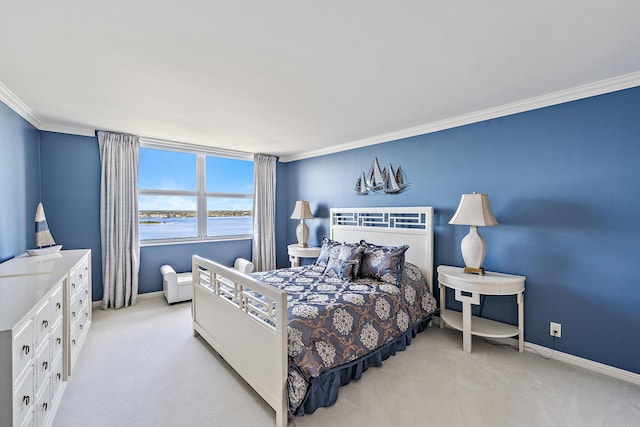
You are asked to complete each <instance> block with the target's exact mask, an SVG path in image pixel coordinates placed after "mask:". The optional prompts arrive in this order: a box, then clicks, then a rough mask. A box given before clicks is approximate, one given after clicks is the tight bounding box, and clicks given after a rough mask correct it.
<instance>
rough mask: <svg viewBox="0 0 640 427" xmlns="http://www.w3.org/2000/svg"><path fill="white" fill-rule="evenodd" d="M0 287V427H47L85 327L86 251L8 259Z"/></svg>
mask: <svg viewBox="0 0 640 427" xmlns="http://www.w3.org/2000/svg"><path fill="white" fill-rule="evenodd" d="M0 286H1V288H0V289H1V292H2V293H1V294H0V319H1V320H2V322H0V325H1V326H2V329H1V333H2V340H1V341H0V385H1V386H0V409H1V411H0V414H1V415H0V426H3V427H4V426H5V425H6V426H10V425H13V426H14V427H17V426H42V425H49V424H51V422H52V421H53V417H54V416H55V411H56V409H57V407H58V405H59V402H60V398H61V396H62V390H64V386H65V384H66V380H67V378H68V376H69V375H71V373H72V372H73V367H74V366H75V364H76V361H77V360H78V355H79V353H80V350H81V348H82V345H83V344H84V341H85V339H86V336H87V333H88V331H89V328H90V326H91V315H92V314H91V250H89V249H78V250H69V251H61V252H60V253H57V254H51V255H43V256H36V257H30V256H27V255H21V256H19V257H16V258H13V259H11V260H9V261H6V262H4V263H2V264H0ZM47 289H48V290H47ZM44 325H46V326H44ZM30 331H31V332H30ZM31 339H33V341H30V340H31ZM29 343H30V344H29ZM25 346H26V347H25ZM23 353H24V354H23ZM16 363H18V364H19V365H17V366H16ZM45 390H49V392H45ZM29 391H31V394H29V393H28V392H29ZM5 409H6V410H5ZM5 414H8V415H6V416H5ZM5 418H6V419H5ZM11 420H12V421H11Z"/></svg>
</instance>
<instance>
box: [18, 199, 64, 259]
mask: <svg viewBox="0 0 640 427" xmlns="http://www.w3.org/2000/svg"><path fill="white" fill-rule="evenodd" d="M35 222H36V227H35V241H36V246H37V247H38V249H27V252H28V253H29V255H31V256H37V255H47V254H53V253H56V252H59V251H60V249H62V245H56V242H55V240H53V236H52V235H51V232H50V231H49V225H48V224H47V217H46V216H45V215H44V207H42V203H38V208H37V209H36V221H35Z"/></svg>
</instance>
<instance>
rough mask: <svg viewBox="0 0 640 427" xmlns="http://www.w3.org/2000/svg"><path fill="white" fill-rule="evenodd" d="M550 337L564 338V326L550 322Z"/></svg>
mask: <svg viewBox="0 0 640 427" xmlns="http://www.w3.org/2000/svg"><path fill="white" fill-rule="evenodd" d="M549 335H551V336H552V337H556V338H560V337H562V325H561V324H560V323H554V322H550V323H549Z"/></svg>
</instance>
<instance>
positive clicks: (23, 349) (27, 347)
mask: <svg viewBox="0 0 640 427" xmlns="http://www.w3.org/2000/svg"><path fill="white" fill-rule="evenodd" d="M30 351H31V349H30V348H29V346H28V345H26V344H25V345H23V346H22V352H23V353H24V354H29V352H30Z"/></svg>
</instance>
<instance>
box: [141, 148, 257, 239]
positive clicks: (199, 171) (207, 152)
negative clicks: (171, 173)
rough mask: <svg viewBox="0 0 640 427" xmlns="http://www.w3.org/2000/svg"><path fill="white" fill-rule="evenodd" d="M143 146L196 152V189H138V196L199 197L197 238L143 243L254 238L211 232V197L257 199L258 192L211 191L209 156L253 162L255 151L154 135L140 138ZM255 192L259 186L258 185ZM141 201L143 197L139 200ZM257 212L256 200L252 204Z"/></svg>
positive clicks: (197, 200)
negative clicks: (208, 183) (208, 170)
mask: <svg viewBox="0 0 640 427" xmlns="http://www.w3.org/2000/svg"><path fill="white" fill-rule="evenodd" d="M140 148H150V149H154V150H163V151H175V152H179V153H186V154H195V156H196V191H187V190H153V189H140V188H138V198H139V197H140V196H189V197H194V196H195V197H196V231H197V234H198V235H197V236H196V237H173V238H164V239H147V240H140V246H157V245H168V244H185V243H198V242H219V241H228V240H249V239H253V233H251V234H235V235H227V236H208V235H207V218H208V216H207V215H208V209H207V200H208V199H209V198H211V197H214V198H215V197H220V198H227V199H229V198H237V199H253V195H254V193H251V194H248V193H221V192H207V191H206V184H207V175H206V174H207V165H206V162H207V157H208V156H209V157H218V158H227V159H235V160H248V161H251V162H253V154H251V153H244V152H241V151H233V150H222V149H217V148H206V147H202V146H197V145H192V144H182V143H176V142H170V141H163V140H157V139H151V138H140ZM254 191H255V188H254ZM138 200H139V199H138ZM251 211H252V215H253V211H254V206H253V200H252V203H251ZM138 227H140V215H138Z"/></svg>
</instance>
